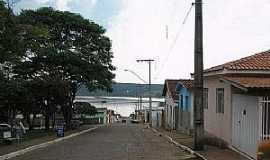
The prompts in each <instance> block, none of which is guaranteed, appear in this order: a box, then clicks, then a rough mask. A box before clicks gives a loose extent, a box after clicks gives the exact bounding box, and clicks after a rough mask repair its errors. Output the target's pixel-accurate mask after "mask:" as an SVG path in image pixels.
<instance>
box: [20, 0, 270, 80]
mask: <svg viewBox="0 0 270 160" xmlns="http://www.w3.org/2000/svg"><path fill="white" fill-rule="evenodd" d="M192 2H193V1H192V0H21V2H19V3H18V4H17V6H16V10H20V9H25V8H31V9H35V8H38V7H41V6H52V7H54V8H56V9H59V10H69V11H72V12H76V13H80V14H81V15H83V16H84V17H85V18H88V19H91V20H93V21H95V22H97V23H99V24H100V25H102V26H104V27H105V28H106V29H107V33H106V34H107V35H108V36H109V37H110V38H111V40H112V44H113V52H114V57H115V58H114V59H113V63H114V65H115V66H116V67H117V71H116V72H115V73H116V79H115V80H116V81H117V82H136V83H142V82H141V81H140V80H139V79H138V78H137V77H135V76H134V75H132V74H131V73H129V72H125V71H124V69H130V70H132V71H134V72H136V73H137V74H138V75H140V76H141V77H142V78H143V79H145V80H148V79H147V78H148V65H147V64H146V63H137V62H136V59H145V58H152V59H154V60H155V62H154V63H153V67H152V73H153V78H152V79H153V80H152V81H153V83H163V82H164V80H165V79H168V78H170V79H175V78H176V79H179V78H190V73H191V72H193V65H194V64H193V61H194V60H193V46H194V42H193V41H194V40H193V39H194V8H193V9H192V10H191V12H190V15H189V17H188V19H187V21H186V23H185V24H184V25H182V22H183V20H184V17H185V15H186V13H187V12H188V10H189V8H190V6H191V3H192ZM203 7H204V8H203V11H204V13H203V14H204V66H205V68H208V67H212V66H215V65H219V64H222V63H225V62H227V61H231V60H235V59H238V58H241V57H244V56H249V55H251V54H254V53H256V52H260V51H264V50H268V49H270V32H269V28H270V21H269V17H270V13H269V11H270V1H269V0H256V1H255V0H223V1H221V0H204V6H203ZM166 26H168V27H167V28H168V34H166ZM177 33H178V34H177ZM177 35H178V38H177V40H176V37H177ZM175 40H176V41H175Z"/></svg>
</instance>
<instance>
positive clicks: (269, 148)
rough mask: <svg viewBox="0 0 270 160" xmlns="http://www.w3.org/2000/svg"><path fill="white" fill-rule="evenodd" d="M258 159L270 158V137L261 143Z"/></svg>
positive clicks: (265, 159) (266, 159)
mask: <svg viewBox="0 0 270 160" xmlns="http://www.w3.org/2000/svg"><path fill="white" fill-rule="evenodd" d="M257 160H270V139H269V140H264V141H263V142H261V143H260V144H259V147H258V152H257Z"/></svg>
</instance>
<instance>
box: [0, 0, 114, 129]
mask: <svg viewBox="0 0 270 160" xmlns="http://www.w3.org/2000/svg"><path fill="white" fill-rule="evenodd" d="M105 32H106V31H105V29H104V28H103V27H102V26H100V25H98V24H96V23H94V22H93V21H90V20H88V19H85V18H83V17H82V16H81V15H79V14H75V13H71V12H67V11H58V10H55V9H53V8H50V7H44V8H39V9H37V10H23V11H22V12H21V13H20V14H19V15H15V14H13V11H12V9H10V8H8V7H6V6H5V3H4V2H3V1H1V0H0V69H1V72H0V79H1V82H0V83H5V84H3V86H7V87H0V107H1V106H2V107H4V108H5V107H6V108H8V109H10V108H11V107H10V106H11V103H13V99H16V100H19V99H20V101H17V102H20V103H19V104H16V105H15V104H14V105H13V106H17V107H16V108H15V109H14V110H18V109H20V110H21V111H22V112H24V113H25V114H28V115H29V114H33V113H35V112H36V109H37V108H38V109H39V110H40V112H41V113H43V114H44V115H45V116H46V123H48V122H49V118H50V117H51V116H52V115H53V114H55V113H54V112H55V111H56V108H57V106H60V108H61V110H62V112H63V115H64V117H65V120H66V122H67V123H69V122H70V120H71V118H72V108H73V101H74V99H75V94H76V92H77V90H78V88H79V87H80V86H81V85H85V86H87V88H88V89H89V90H90V91H93V90H96V89H103V90H108V91H110V90H111V85H112V80H113V78H114V76H115V75H114V74H113V71H114V70H115V67H114V66H113V64H112V58H113V53H112V51H111V47H112V44H111V40H110V39H109V38H108V37H107V36H105ZM0 86H1V85H0ZM7 93H8V94H7ZM14 102H15V101H14ZM22 106H24V107H22ZM25 106H27V107H25ZM0 110H1V108H0ZM14 112H15V111H14ZM47 127H48V126H47Z"/></svg>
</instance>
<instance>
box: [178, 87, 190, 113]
mask: <svg viewBox="0 0 270 160" xmlns="http://www.w3.org/2000/svg"><path fill="white" fill-rule="evenodd" d="M176 91H177V92H178V94H179V95H178V96H179V101H178V106H179V107H180V108H182V110H183V111H191V92H190V91H189V90H188V89H187V88H186V87H185V86H184V85H182V84H181V83H178V84H177V85H176ZM181 95H182V96H181ZM181 97H182V105H181Z"/></svg>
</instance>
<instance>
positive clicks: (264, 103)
mask: <svg viewBox="0 0 270 160" xmlns="http://www.w3.org/2000/svg"><path fill="white" fill-rule="evenodd" d="M266 139H270V97H261V98H260V140H266Z"/></svg>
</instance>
